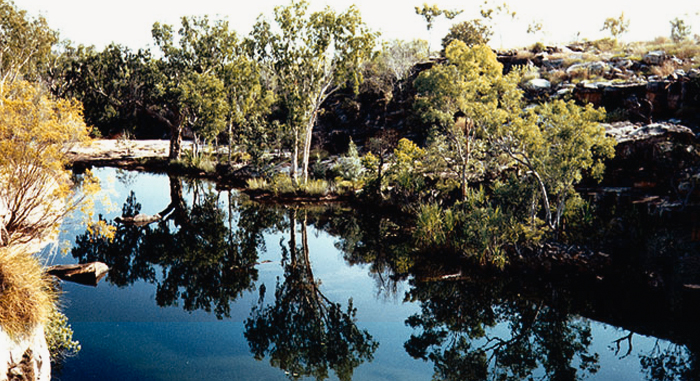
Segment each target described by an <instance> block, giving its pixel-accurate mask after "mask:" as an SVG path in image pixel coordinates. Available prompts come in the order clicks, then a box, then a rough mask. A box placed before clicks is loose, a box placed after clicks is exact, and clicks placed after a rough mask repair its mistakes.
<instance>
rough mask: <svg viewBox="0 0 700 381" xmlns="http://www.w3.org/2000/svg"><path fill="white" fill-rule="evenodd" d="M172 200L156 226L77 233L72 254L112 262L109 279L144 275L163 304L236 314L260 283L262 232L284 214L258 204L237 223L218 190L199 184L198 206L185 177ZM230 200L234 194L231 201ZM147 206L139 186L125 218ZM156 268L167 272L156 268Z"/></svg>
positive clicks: (174, 183) (119, 281) (118, 281)
mask: <svg viewBox="0 0 700 381" xmlns="http://www.w3.org/2000/svg"><path fill="white" fill-rule="evenodd" d="M170 195H171V200H170V204H169V205H168V206H167V207H166V209H165V210H163V211H162V212H160V213H159V214H160V216H161V217H162V219H161V220H160V221H158V222H157V223H155V224H148V225H145V226H136V225H132V224H115V223H114V222H112V221H110V222H108V223H109V224H111V225H113V226H115V227H116V229H117V231H116V235H115V237H114V240H112V241H110V240H107V239H104V238H103V237H99V236H97V235H95V234H93V233H92V232H91V231H87V232H85V233H84V234H82V235H80V236H78V237H77V238H76V243H75V245H74V247H73V249H72V255H73V256H74V257H75V258H77V259H78V260H79V261H80V262H91V261H100V262H104V263H106V264H107V265H108V266H109V267H110V272H109V275H108V277H107V281H108V282H110V283H112V284H114V285H117V286H120V287H124V286H128V285H131V284H133V283H134V282H135V281H137V280H143V281H146V282H149V283H153V284H156V290H157V291H156V301H157V303H158V305H159V306H173V305H178V304H180V303H182V307H183V308H184V309H185V310H187V311H194V310H198V309H201V310H205V311H207V312H211V311H213V312H214V313H215V314H216V316H217V317H218V318H223V317H228V316H229V315H230V303H231V302H233V301H234V300H236V299H237V298H238V297H240V295H241V294H242V293H243V292H245V291H250V290H252V289H253V287H254V282H255V280H256V279H257V276H258V272H257V269H256V268H255V264H256V261H257V259H258V249H260V248H262V247H263V246H264V245H263V231H264V230H265V229H267V228H269V227H270V226H271V225H273V224H274V223H275V222H276V221H277V220H278V219H277V218H275V216H270V215H269V214H270V213H274V211H267V210H264V209H260V208H257V207H255V206H252V205H251V207H250V208H241V209H240V211H239V218H238V226H237V228H236V227H234V226H233V213H229V214H228V218H227V214H226V213H225V212H224V211H223V210H222V208H221V206H222V205H221V204H222V203H221V202H220V201H219V194H218V193H216V192H215V191H213V190H211V189H204V188H202V187H201V185H196V186H195V189H193V199H194V201H193V205H192V206H191V207H188V206H187V204H186V202H185V200H184V198H183V196H182V183H181V180H180V179H178V178H174V177H171V178H170ZM228 201H229V205H230V204H231V203H233V202H234V200H231V199H229V200H228ZM140 210H141V205H140V204H139V203H138V202H137V201H136V195H135V194H134V193H133V192H132V193H131V195H130V196H129V197H128V199H127V200H126V203H125V204H124V206H123V208H122V217H133V216H135V215H137V214H138V213H139V212H140ZM157 269H159V270H160V274H157Z"/></svg>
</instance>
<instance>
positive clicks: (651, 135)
mask: <svg viewBox="0 0 700 381" xmlns="http://www.w3.org/2000/svg"><path fill="white" fill-rule="evenodd" d="M603 127H605V133H607V134H608V135H610V136H612V137H614V138H615V140H616V141H617V143H618V144H621V143H629V142H635V141H642V140H649V139H656V138H660V137H673V139H675V140H681V141H685V142H691V141H693V140H694V139H695V134H694V133H693V131H692V130H691V129H690V128H688V127H685V126H681V125H675V124H671V123H651V124H647V125H637V124H633V123H629V122H620V123H612V124H603Z"/></svg>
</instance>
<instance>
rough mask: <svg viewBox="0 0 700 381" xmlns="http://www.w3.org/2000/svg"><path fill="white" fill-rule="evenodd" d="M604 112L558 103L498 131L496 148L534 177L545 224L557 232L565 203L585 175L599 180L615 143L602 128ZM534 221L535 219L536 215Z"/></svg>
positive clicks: (536, 109) (539, 108) (526, 114)
mask: <svg viewBox="0 0 700 381" xmlns="http://www.w3.org/2000/svg"><path fill="white" fill-rule="evenodd" d="M604 116H605V110H602V109H595V108H593V106H591V105H586V107H581V106H578V105H576V104H574V102H573V101H569V102H564V101H562V100H556V101H554V102H551V103H546V104H543V105H538V106H536V107H534V108H530V109H528V110H526V111H525V112H524V114H523V115H522V116H521V117H519V118H517V119H513V120H512V121H511V123H508V124H504V125H502V126H500V128H499V130H498V132H497V133H496V134H495V136H496V138H495V139H493V143H494V144H495V146H496V147H498V149H499V150H500V152H503V153H505V154H506V155H507V156H508V157H510V158H511V159H513V160H514V161H515V162H516V163H517V164H518V165H519V166H521V167H522V168H523V169H524V170H525V171H526V173H527V174H528V176H529V177H531V178H533V179H534V181H535V183H536V185H537V187H538V189H539V192H540V197H541V198H542V205H543V207H544V211H545V223H546V224H547V225H548V226H549V228H551V229H553V230H558V229H559V228H560V226H561V223H562V216H563V214H564V211H565V208H566V205H567V201H568V200H569V199H570V198H571V196H572V195H574V194H575V190H574V186H575V185H576V184H578V183H579V182H580V181H581V180H582V179H583V176H584V174H587V175H588V176H590V177H592V178H594V179H598V180H600V179H601V178H602V176H603V171H604V170H605V160H606V159H610V158H612V157H613V156H614V154H615V148H614V147H615V140H614V138H612V137H610V136H606V135H605V129H604V128H603V127H602V126H601V125H600V124H599V123H598V122H599V121H600V120H602V119H603V118H604ZM532 217H533V219H534V215H533V216H532Z"/></svg>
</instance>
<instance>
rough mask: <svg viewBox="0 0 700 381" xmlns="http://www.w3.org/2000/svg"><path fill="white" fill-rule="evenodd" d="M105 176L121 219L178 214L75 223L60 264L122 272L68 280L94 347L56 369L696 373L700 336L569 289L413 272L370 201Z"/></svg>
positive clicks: (377, 376) (272, 373) (223, 376)
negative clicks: (360, 205) (360, 208)
mask: <svg viewBox="0 0 700 381" xmlns="http://www.w3.org/2000/svg"><path fill="white" fill-rule="evenodd" d="M95 172H96V174H97V175H98V176H99V177H100V178H101V180H102V183H103V188H104V191H103V197H101V198H104V199H106V200H109V202H102V203H98V206H97V208H98V212H99V213H101V215H102V217H103V218H104V219H105V220H106V221H108V222H110V223H112V221H113V220H114V219H115V218H116V217H118V216H122V215H134V214H136V213H143V214H149V215H153V214H156V213H160V214H161V215H163V216H164V217H165V218H164V220H165V221H164V222H162V223H154V224H150V225H147V226H142V227H137V226H126V225H118V224H115V226H118V230H117V235H116V237H115V240H114V241H112V242H107V241H104V240H101V239H99V238H96V237H92V236H91V235H90V234H88V233H87V232H86V230H85V228H84V227H81V226H80V224H77V223H75V222H71V221H68V222H66V224H65V226H64V232H63V233H62V237H63V240H64V241H65V242H66V244H67V245H69V246H70V247H71V250H70V251H69V253H68V254H66V255H65V256H58V257H56V258H51V261H52V262H53V263H75V262H88V261H93V260H100V261H103V262H105V263H107V264H108V265H109V266H110V268H111V270H110V273H109V275H108V277H107V278H106V279H104V280H103V281H102V282H101V283H100V284H99V285H98V286H97V287H94V288H93V287H89V286H81V285H77V284H72V283H64V284H63V290H64V295H63V298H62V304H63V306H64V308H63V309H64V312H65V314H66V315H67V316H68V318H69V321H70V324H71V325H72V328H73V330H74V339H76V340H78V341H80V343H81V345H82V350H81V351H80V353H79V354H78V355H77V356H75V357H72V358H69V359H67V360H66V361H65V362H64V363H63V365H62V367H61V369H55V370H54V375H53V377H54V379H57V380H285V379H341V380H351V379H352V380H431V379H438V380H442V379H452V380H468V379H474V380H485V379H489V380H490V379H512V380H519V379H535V380H546V379H552V380H553V379H561V380H564V379H569V380H574V379H581V380H644V379H649V380H651V379H690V378H692V376H691V375H690V374H692V373H693V372H695V369H696V368H697V366H696V365H695V364H696V361H697V359H696V355H695V354H696V352H694V351H693V350H692V348H691V346H690V345H687V343H681V342H679V343H674V342H672V341H667V340H664V339H662V338H656V337H653V336H650V334H651V333H650V331H651V330H647V329H643V328H640V329H639V331H641V332H634V331H633V330H630V328H625V327H620V326H614V325H610V324H605V323H603V322H600V321H597V320H593V319H590V318H586V317H583V316H581V312H580V311H586V310H588V311H593V312H595V311H596V310H595V308H592V307H590V308H589V307H579V308H577V307H571V306H572V305H576V302H571V301H570V300H569V299H567V298H572V299H571V300H573V297H571V296H567V295H568V294H567V293H566V292H563V291H562V292H559V291H558V290H556V289H545V290H544V291H541V290H540V291H539V292H530V291H527V290H526V288H525V287H523V286H522V285H520V284H511V283H508V282H505V283H504V282H503V281H501V280H497V279H493V278H483V279H482V278H480V277H479V275H478V272H477V273H476V274H472V275H468V274H464V273H461V274H459V276H456V277H453V276H449V275H450V273H449V271H448V272H447V273H442V275H441V276H434V275H430V276H428V275H426V274H425V272H423V273H420V274H418V273H412V270H411V269H413V268H415V266H412V262H411V259H410V256H409V255H408V254H407V253H409V252H410V239H408V238H407V236H405V235H402V234H401V231H402V229H401V226H400V224H398V223H396V222H395V221H391V220H390V219H385V218H382V217H380V216H373V215H372V214H371V211H370V212H367V213H364V214H360V215H358V214H357V213H354V211H352V210H349V209H347V207H344V206H339V205H335V206H330V207H314V208H302V207H281V206H276V207H272V206H262V205H258V204H255V203H252V202H250V201H248V200H247V199H246V198H245V197H244V196H242V195H240V194H238V193H237V192H236V191H231V192H229V191H219V190H216V189H215V187H214V186H213V185H212V184H208V183H205V182H197V181H189V180H187V181H186V180H181V179H177V178H171V177H168V176H167V175H154V174H141V173H134V172H124V171H120V170H116V169H109V168H106V169H99V170H96V171H95ZM110 204H111V205H110ZM75 219H79V217H75ZM445 275H447V276H445ZM535 289H537V287H535ZM543 294H544V295H545V296H544V297H543V296H542V295H543ZM601 297H603V298H604V297H605V295H602V296H601ZM588 316H589V317H590V316H594V317H596V318H598V319H603V318H602V317H604V316H606V315H605V313H597V314H596V313H591V314H590V315H588ZM599 316H602V317H599ZM644 318H645V317H643V316H642V317H641V318H640V319H641V321H642V322H643V321H644ZM693 319H694V318H693ZM620 320H624V319H616V318H615V317H610V318H609V319H607V321H620ZM637 323H638V322H637ZM627 327H644V324H630V325H628V326H627ZM632 329H634V328H632ZM661 337H665V338H668V337H669V335H665V334H662V335H661ZM676 341H677V342H678V341H679V340H676ZM55 368H56V367H55Z"/></svg>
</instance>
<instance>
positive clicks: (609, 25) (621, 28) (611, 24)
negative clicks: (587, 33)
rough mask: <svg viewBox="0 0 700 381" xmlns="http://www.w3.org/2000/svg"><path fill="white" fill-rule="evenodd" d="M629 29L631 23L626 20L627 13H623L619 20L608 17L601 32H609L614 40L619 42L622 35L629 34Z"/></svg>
mask: <svg viewBox="0 0 700 381" xmlns="http://www.w3.org/2000/svg"><path fill="white" fill-rule="evenodd" d="M629 27H630V22H629V20H625V13H624V12H622V13H621V14H620V17H618V18H613V17H608V18H607V19H605V22H604V23H603V28H602V29H601V31H603V30H607V31H609V32H610V34H611V35H612V37H613V39H615V40H617V39H618V38H619V37H620V36H621V35H623V34H624V33H627V31H628V30H629Z"/></svg>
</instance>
